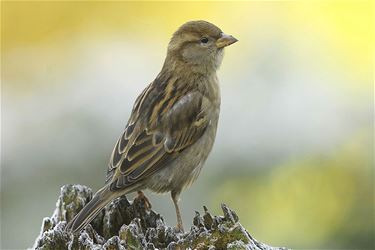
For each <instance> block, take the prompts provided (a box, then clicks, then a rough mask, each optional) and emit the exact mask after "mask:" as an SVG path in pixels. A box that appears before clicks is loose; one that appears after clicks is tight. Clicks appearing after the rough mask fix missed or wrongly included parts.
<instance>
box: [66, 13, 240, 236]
mask: <svg viewBox="0 0 375 250" xmlns="http://www.w3.org/2000/svg"><path fill="white" fill-rule="evenodd" d="M237 41H238V40H237V39H236V38H234V37H233V36H232V35H227V34H226V33H224V32H223V31H222V30H221V29H220V28H218V27H217V26H216V25H214V24H212V23H210V22H208V21H204V20H195V21H188V22H186V23H184V24H183V25H182V26H180V27H179V28H178V29H177V31H176V32H174V33H173V35H172V38H171V40H170V42H169V44H168V48H167V55H166V58H165V61H164V64H163V66H162V69H161V71H160V73H159V74H158V75H157V76H156V78H155V80H154V81H152V82H151V83H150V84H149V85H148V86H147V87H146V88H145V89H144V90H143V91H142V92H141V94H140V95H139V96H138V97H137V98H136V100H135V103H134V105H133V109H132V112H131V115H130V118H129V120H128V122H127V124H126V126H125V129H124V130H123V132H122V134H121V136H120V137H119V139H118V140H117V142H116V144H115V147H114V149H113V151H112V154H111V157H110V160H109V163H108V168H107V174H106V181H105V185H104V186H103V187H102V188H101V189H99V190H98V191H97V192H96V193H95V195H94V196H93V198H92V199H91V200H90V201H89V202H88V203H87V204H86V205H85V206H84V207H83V208H82V209H81V211H80V212H79V213H78V214H77V215H76V216H75V217H74V218H73V219H72V220H71V221H70V222H69V223H68V224H67V226H66V228H65V230H66V231H68V232H72V233H77V232H79V231H81V230H82V229H84V228H85V226H86V225H88V224H89V223H90V222H91V221H92V220H93V219H94V218H95V217H96V215H97V214H98V213H99V212H100V211H101V210H102V209H103V208H104V207H105V206H106V205H107V204H108V203H109V202H111V201H112V200H113V199H115V198H117V197H120V196H122V195H126V194H129V193H133V192H138V195H139V196H143V195H144V194H143V192H142V190H146V189H148V190H151V191H153V192H156V193H166V192H170V193H171V198H172V201H173V203H174V206H175V210H176V217H177V226H176V229H177V230H179V231H181V232H183V231H184V228H183V222H182V218H181V212H180V208H179V204H178V201H179V197H180V194H181V192H182V190H183V189H185V188H186V187H188V186H190V185H191V184H192V183H193V182H194V181H195V180H196V179H197V177H198V175H199V173H200V172H201V169H202V166H203V164H204V162H205V161H206V159H207V157H208V155H209V153H210V151H211V149H212V147H213V144H214V141H215V137H216V131H217V125H218V120H219V113H220V103H221V98H220V88H219V81H218V77H217V70H218V68H219V66H220V64H221V62H222V59H223V53H224V48H225V47H227V46H229V45H231V44H233V43H235V42H237Z"/></svg>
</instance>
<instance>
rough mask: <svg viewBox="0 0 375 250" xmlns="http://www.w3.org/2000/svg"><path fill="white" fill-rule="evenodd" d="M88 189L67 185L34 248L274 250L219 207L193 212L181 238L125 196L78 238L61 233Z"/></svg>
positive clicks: (141, 203)
mask: <svg viewBox="0 0 375 250" xmlns="http://www.w3.org/2000/svg"><path fill="white" fill-rule="evenodd" d="M92 195H93V193H92V191H91V189H90V188H88V187H85V186H82V185H65V186H63V187H62V188H61V194H60V196H59V198H58V200H57V203H56V209H55V211H54V213H53V215H52V216H51V217H46V218H44V219H43V223H42V228H41V232H40V235H39V236H38V237H37V239H36V240H35V244H34V249H45V250H47V249H48V250H49V249H51V250H60V249H87V250H88V249H111V250H112V249H113V250H115V249H150V250H151V249H202V250H203V249H208V250H214V249H248V250H261V249H267V250H276V249H286V248H278V247H270V246H267V245H266V244H264V243H261V242H259V241H257V240H256V239H254V238H253V237H252V236H251V235H250V234H249V233H248V232H247V231H246V229H245V228H243V226H242V225H241V224H240V223H239V219H238V216H237V215H236V213H235V212H234V211H232V210H231V209H230V208H228V207H227V206H226V205H224V204H223V205H222V206H221V208H222V210H223V213H224V216H216V215H214V216H212V215H211V214H210V213H209V212H208V210H207V208H206V207H204V214H203V216H201V215H200V214H199V213H198V212H196V215H195V217H194V218H193V226H192V227H191V229H190V231H188V232H185V233H179V232H176V230H175V229H174V227H170V226H167V225H166V224H165V223H164V220H163V218H162V217H161V215H160V214H157V213H156V212H155V211H153V210H148V209H147V208H146V204H145V203H144V201H142V200H134V201H133V202H129V201H128V200H127V199H126V197H125V196H122V197H119V198H117V199H115V200H113V201H112V202H111V203H110V204H109V205H107V206H106V207H105V209H104V210H103V211H102V212H101V213H100V214H99V215H98V216H97V217H96V218H95V220H93V221H92V222H91V224H90V225H88V226H87V227H86V228H85V229H84V230H82V231H81V232H80V234H78V235H73V234H70V233H66V232H65V231H64V228H65V226H66V223H67V221H70V220H71V219H72V218H73V217H74V215H75V214H77V213H78V212H79V211H80V210H81V209H82V207H83V206H84V205H85V204H86V203H88V202H89V201H90V199H91V198H92Z"/></svg>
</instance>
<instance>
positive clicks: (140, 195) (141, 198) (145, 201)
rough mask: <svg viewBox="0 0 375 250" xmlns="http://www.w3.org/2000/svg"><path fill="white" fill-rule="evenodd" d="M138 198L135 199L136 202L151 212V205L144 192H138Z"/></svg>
mask: <svg viewBox="0 0 375 250" xmlns="http://www.w3.org/2000/svg"><path fill="white" fill-rule="evenodd" d="M137 193H138V196H137V197H135V199H134V201H135V202H140V203H142V204H144V205H145V208H146V210H151V207H152V206H151V203H150V201H149V200H148V198H147V197H146V195H145V194H144V193H143V192H142V191H138V192H137Z"/></svg>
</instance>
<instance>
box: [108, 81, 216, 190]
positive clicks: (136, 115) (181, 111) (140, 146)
mask: <svg viewBox="0 0 375 250" xmlns="http://www.w3.org/2000/svg"><path fill="white" fill-rule="evenodd" d="M150 88H151V89H150ZM152 88H154V87H153V86H152V85H150V86H149V87H148V88H147V89H145V91H143V93H142V94H141V95H140V97H138V99H137V101H136V103H135V105H134V108H133V112H132V115H131V117H130V120H129V123H128V125H127V127H126V128H125V131H124V132H123V134H122V136H121V137H120V138H119V140H118V141H117V144H116V146H115V148H114V150H113V153H112V156H111V160H110V164H109V167H108V171H107V180H106V183H110V185H111V189H112V190H118V189H123V188H126V187H129V186H130V185H132V184H135V183H137V182H138V181H139V180H142V179H143V178H145V177H147V176H149V175H150V174H152V173H154V172H155V171H157V170H158V169H160V168H162V167H163V166H165V165H166V164H167V163H168V162H170V161H171V160H173V159H175V158H176V157H177V156H178V155H179V154H180V153H181V151H182V150H184V149H185V148H187V147H189V146H190V145H192V144H194V143H195V142H196V141H197V140H198V139H199V138H200V137H201V136H202V135H203V133H204V131H205V130H206V128H207V126H208V124H209V122H210V121H209V118H208V115H207V109H208V107H209V106H210V101H209V100H208V99H207V98H206V97H205V96H203V95H202V94H201V93H200V92H197V91H193V92H191V91H185V92H184V91H173V87H169V88H170V89H169V90H167V91H160V89H159V90H158V89H157V87H156V88H155V89H152ZM166 88H168V86H166ZM155 91H156V92H159V93H156V92H155ZM176 92H177V93H181V95H177V94H176ZM171 93H173V94H171ZM150 96H151V97H150ZM143 106H144V107H143Z"/></svg>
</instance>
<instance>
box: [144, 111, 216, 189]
mask: <svg viewBox="0 0 375 250" xmlns="http://www.w3.org/2000/svg"><path fill="white" fill-rule="evenodd" d="M218 116H219V111H218V110H217V111H216V112H215V114H214V117H213V119H212V120H211V124H210V125H209V127H207V130H206V131H205V133H204V134H203V136H202V137H201V138H200V139H199V140H198V141H197V142H196V143H194V144H193V145H191V146H190V147H189V148H187V149H185V150H184V151H183V152H182V153H181V154H180V155H179V156H178V158H176V159H175V160H173V161H172V162H171V163H170V164H168V165H166V166H165V167H163V168H162V169H160V170H159V171H158V172H156V173H155V174H153V175H152V176H150V178H149V179H148V180H147V181H146V183H145V186H146V188H148V189H151V190H152V191H154V192H157V193H164V192H169V191H174V192H176V193H180V192H181V190H182V189H184V188H186V187H188V186H190V185H191V184H192V183H193V182H194V181H195V180H196V179H197V177H198V175H199V173H200V171H201V169H202V166H203V164H204V162H205V161H206V159H207V157H208V155H209V153H210V152H211V149H212V146H213V144H214V141H215V135H216V129H217V122H218Z"/></svg>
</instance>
